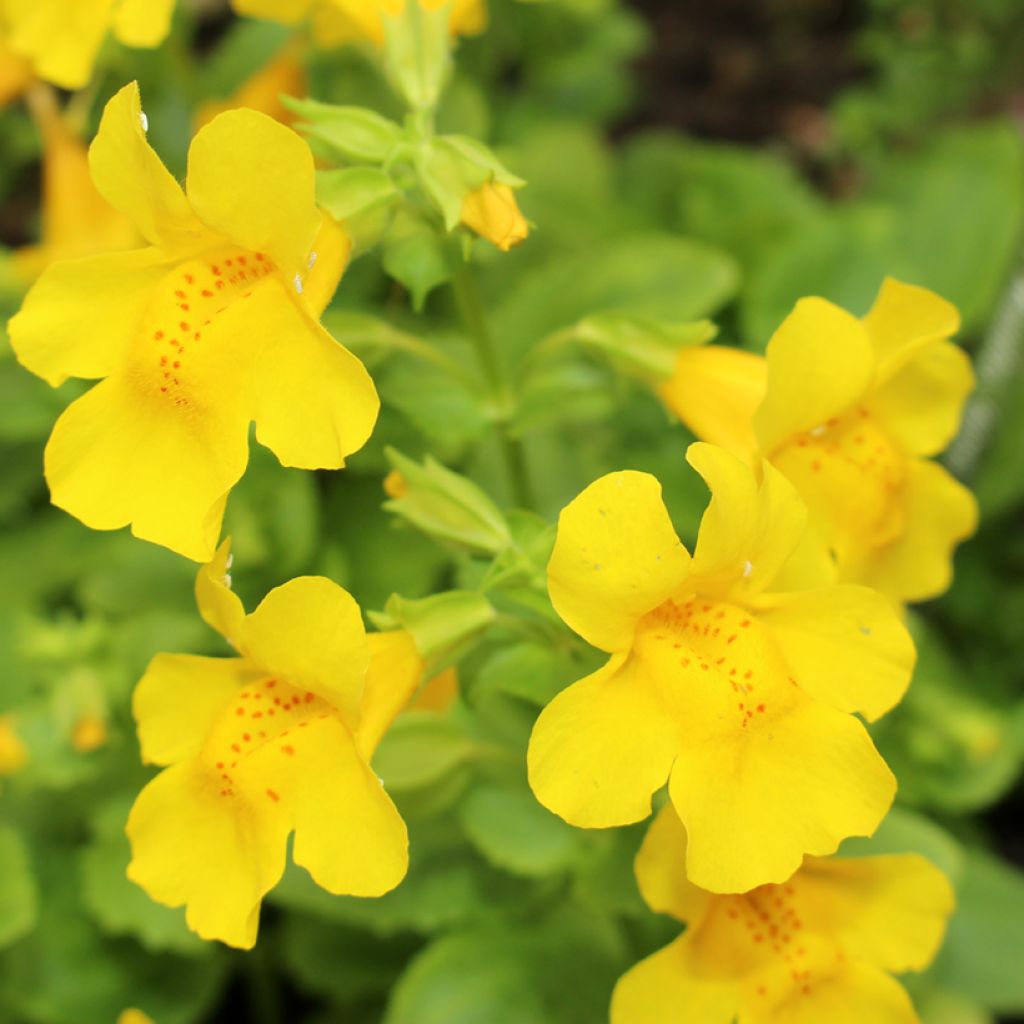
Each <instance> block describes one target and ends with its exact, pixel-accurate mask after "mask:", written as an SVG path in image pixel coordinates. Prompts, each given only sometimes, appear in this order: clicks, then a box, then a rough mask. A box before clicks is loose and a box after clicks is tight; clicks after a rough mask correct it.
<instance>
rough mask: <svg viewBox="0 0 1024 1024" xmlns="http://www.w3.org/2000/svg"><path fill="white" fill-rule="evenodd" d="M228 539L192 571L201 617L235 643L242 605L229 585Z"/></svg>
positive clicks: (243, 614)
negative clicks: (194, 574)
mask: <svg viewBox="0 0 1024 1024" xmlns="http://www.w3.org/2000/svg"><path fill="white" fill-rule="evenodd" d="M230 568H231V539H230V538H228V539H227V540H225V541H224V543H223V544H221V546H220V547H219V548H218V549H217V553H216V554H215V555H214V556H213V559H212V560H211V561H209V562H207V564H206V565H204V566H203V567H202V568H201V569H200V570H199V572H198V573H197V574H196V588H195V589H196V604H197V606H198V607H199V614H200V615H201V616H202V617H203V621H204V622H205V623H206V624H207V625H208V626H211V627H212V628H213V629H215V630H217V632H218V633H220V635H221V636H222V637H224V639H225V640H227V641H228V642H229V643H231V644H233V645H234V646H235V647H237V646H238V644H239V643H240V640H241V636H242V624H243V622H244V620H245V608H244V607H243V606H242V601H241V599H240V598H239V596H238V595H237V594H236V593H234V591H232V589H231V577H230V575H229V574H228V569H230Z"/></svg>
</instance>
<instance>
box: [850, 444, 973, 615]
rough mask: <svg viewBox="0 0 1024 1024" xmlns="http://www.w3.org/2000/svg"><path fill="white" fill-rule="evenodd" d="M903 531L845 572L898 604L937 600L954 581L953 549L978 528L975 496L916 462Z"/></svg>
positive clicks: (909, 480) (946, 475)
mask: <svg viewBox="0 0 1024 1024" xmlns="http://www.w3.org/2000/svg"><path fill="white" fill-rule="evenodd" d="M903 510H904V515H905V520H904V524H905V525H904V528H903V531H902V532H901V533H900V535H899V537H898V538H897V539H896V540H894V541H893V542H892V543H890V544H888V545H886V546H884V547H882V548H879V549H876V550H874V551H870V552H867V553H866V554H865V555H864V556H863V560H862V561H860V562H859V563H851V564H850V565H849V566H847V567H845V568H844V572H845V573H846V574H847V575H848V577H849V578H851V579H856V580H859V581H860V582H863V583H865V584H867V585H868V586H870V587H874V588H875V589H876V590H880V591H881V592H882V593H883V594H886V595H888V596H889V597H891V598H893V599H894V600H896V601H926V600H928V599H929V598H932V597H938V596H939V595H940V594H942V593H943V592H944V591H946V590H947V589H948V588H949V585H950V583H951V582H952V579H953V550H954V549H955V548H956V546H957V544H959V543H960V541H962V540H965V539H966V538H967V537H970V536H971V534H973V533H974V531H975V530H976V529H977V526H978V505H977V502H976V501H975V498H974V495H973V494H971V492H970V491H969V490H968V489H967V488H966V487H964V486H963V484H961V483H960V482H959V481H957V480H956V479H954V478H953V477H952V476H951V475H950V474H949V473H948V472H947V471H946V470H945V469H944V468H943V467H942V466H940V465H938V464H937V463H934V462H928V461H925V460H923V459H912V460H911V461H910V462H909V464H908V467H907V480H906V484H905V487H904V491H903Z"/></svg>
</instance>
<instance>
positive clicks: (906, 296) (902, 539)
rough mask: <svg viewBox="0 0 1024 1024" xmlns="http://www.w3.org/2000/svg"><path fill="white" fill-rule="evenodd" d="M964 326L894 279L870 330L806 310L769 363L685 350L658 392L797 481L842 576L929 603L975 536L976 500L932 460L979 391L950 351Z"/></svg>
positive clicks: (698, 426)
mask: <svg viewBox="0 0 1024 1024" xmlns="http://www.w3.org/2000/svg"><path fill="white" fill-rule="evenodd" d="M959 326H960V318H959V315H958V313H957V311H956V309H955V307H953V306H952V305H950V304H949V303H948V302H946V301H945V300H944V299H942V298H940V297H939V296H938V295H935V294H933V293H932V292H930V291H927V290H926V289H924V288H917V287H914V286H913V285H908V284H902V283H900V282H899V281H894V280H891V279H889V280H887V281H886V282H885V283H884V284H883V285H882V289H881V291H880V293H879V295H878V298H877V299H876V301H875V304H874V306H873V307H872V309H871V311H870V312H869V313H868V315H867V316H866V317H864V319H863V320H857V319H856V318H855V317H853V316H851V315H850V314H849V313H847V312H845V311H844V310H842V309H840V308H839V307H838V306H835V305H833V304H832V303H830V302H826V301H825V300H824V299H819V298H810V299H801V300H800V302H798V303H797V305H796V308H795V309H794V311H793V312H792V313H791V314H790V315H789V316H788V317H787V318H786V320H785V321H784V322H783V324H782V326H781V327H780V328H779V329H778V331H777V332H776V333H775V335H774V337H773V338H772V339H771V342H770V343H769V345H768V350H767V355H766V357H765V358H761V357H759V356H755V355H752V354H750V353H746V352H740V351H737V350H735V349H727V348H720V347H717V346H708V347H707V348H704V349H701V348H693V349H688V350H684V351H683V352H682V353H680V356H679V360H678V363H677V367H676V372H675V375H674V376H673V378H672V379H671V380H670V381H668V382H667V383H666V384H665V385H663V387H662V389H661V395H662V398H663V399H664V401H665V402H666V404H667V405H668V406H669V407H670V408H671V409H672V410H673V412H675V413H676V415H678V416H679V418H680V419H681V420H682V421H683V422H684V423H686V424H687V426H689V427H690V428H691V429H692V430H693V431H694V432H695V433H696V434H697V436H698V437H701V438H703V439H705V440H708V441H712V442H714V443H716V444H722V445H724V446H726V447H728V448H730V449H731V450H733V451H736V452H738V453H742V454H744V455H745V456H746V457H748V458H750V459H751V460H755V459H756V457H757V456H758V455H759V456H761V457H763V458H766V459H768V460H769V461H770V462H771V463H772V465H774V466H775V467H776V468H777V469H778V470H780V471H781V472H782V473H783V474H784V475H785V476H786V478H787V479H788V480H789V481H790V482H791V483H793V484H794V486H795V487H796V488H797V490H798V491H799V492H800V495H801V497H802V498H803V499H804V501H805V502H806V503H807V505H808V507H809V509H810V512H811V518H812V522H813V524H814V527H815V530H816V532H817V533H818V535H819V537H820V539H821V541H822V542H823V543H824V544H825V545H826V546H827V548H828V549H829V550H830V551H831V553H832V554H833V556H834V557H835V559H836V562H837V565H838V567H839V573H840V578H842V579H844V580H850V581H852V582H858V583H864V584H866V585H867V586H870V587H874V588H876V589H878V590H881V591H882V592H883V593H885V594H887V595H889V596H890V597H892V598H893V599H894V600H897V601H922V600H925V599H927V598H930V597H935V596H937V595H938V594H941V593H942V592H943V591H944V590H946V589H947V588H948V586H949V584H950V581H951V578H952V555H953V550H954V548H955V547H956V545H957V543H959V542H960V541H962V540H963V539H965V538H966V537H968V536H970V535H971V533H973V532H974V529H975V527H976V525H977V506H976V503H975V501H974V498H973V496H972V495H971V493H970V492H969V491H968V490H967V489H966V488H965V487H964V486H963V485H961V484H960V483H958V482H957V481H956V480H955V479H953V477H952V476H951V475H950V474H949V473H948V472H947V471H946V470H945V469H944V468H943V467H942V466H940V465H938V464H937V463H935V462H932V461H929V459H928V456H932V455H937V454H938V453H939V452H941V451H942V450H943V449H944V448H945V447H946V446H947V445H948V444H949V442H950V441H951V440H952V439H953V437H954V436H955V434H956V432H957V429H958V428H959V424H960V417H961V413H962V410H963V404H964V401H965V399H966V398H967V395H968V394H969V393H970V391H971V389H972V388H973V386H974V375H973V372H972V370H971V364H970V360H969V359H968V358H967V356H966V355H965V354H964V352H963V351H962V350H961V349H960V348H959V347H958V346H957V345H956V344H954V343H953V342H951V341H950V340H949V338H950V337H951V336H952V335H953V334H955V333H956V332H957V330H958V329H959Z"/></svg>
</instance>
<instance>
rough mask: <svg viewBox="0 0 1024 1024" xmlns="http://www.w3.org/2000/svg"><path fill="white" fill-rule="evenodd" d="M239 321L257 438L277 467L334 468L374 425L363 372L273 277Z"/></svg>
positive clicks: (373, 404)
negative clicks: (246, 353) (245, 344)
mask: <svg viewBox="0 0 1024 1024" xmlns="http://www.w3.org/2000/svg"><path fill="white" fill-rule="evenodd" d="M242 315H243V316H244V322H240V324H239V328H240V329H241V330H242V331H244V332H245V333H246V335H247V338H248V343H249V346H250V350H251V352H250V363H249V375H250V376H249V387H248V399H249V401H250V402H251V406H250V408H251V410H252V418H253V419H255V421H256V440H257V441H259V443H260V444H262V445H266V447H268V448H269V449H270V450H271V451H273V452H274V454H275V455H276V456H277V457H278V459H279V460H280V461H281V463H282V465H285V466H297V467H299V468H301V469H338V468H340V467H341V466H343V465H344V463H345V458H346V457H347V456H349V455H351V454H352V453H353V452H356V451H358V450H359V449H360V448H361V447H362V446H363V445H364V444H365V443H366V441H367V439H368V438H369V436H370V434H371V433H372V432H373V427H374V424H375V423H376V421H377V413H378V411H379V409H380V401H379V399H378V398H377V392H376V389H375V388H374V386H373V381H372V380H371V379H370V376H369V374H368V373H367V372H366V368H365V367H364V366H363V364H362V363H361V362H360V361H359V360H358V359H357V358H356V357H355V356H354V355H352V353H351V352H349V350H348V349H347V348H345V347H344V346H343V345H339V344H338V342H336V341H335V340H334V338H332V337H331V336H330V335H329V334H328V333H327V332H326V331H325V330H324V329H323V328H322V327H321V326H320V325H319V324H318V323H316V321H315V320H313V319H312V318H311V317H310V316H309V315H308V314H306V313H305V312H304V311H303V310H302V309H301V308H300V307H299V306H298V305H297V304H296V303H294V302H292V301H290V300H289V298H288V296H287V295H285V294H284V291H283V287H282V286H281V284H280V283H279V282H277V281H275V280H273V279H268V280H267V281H266V283H265V284H264V285H263V286H262V287H260V288H258V289H256V290H255V291H254V292H253V294H252V295H251V296H250V297H249V298H248V299H247V300H246V305H245V307H244V313H243V314H242Z"/></svg>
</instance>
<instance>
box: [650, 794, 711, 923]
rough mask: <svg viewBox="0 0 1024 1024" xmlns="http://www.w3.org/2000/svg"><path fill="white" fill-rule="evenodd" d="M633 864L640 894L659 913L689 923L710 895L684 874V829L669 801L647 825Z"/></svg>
mask: <svg viewBox="0 0 1024 1024" xmlns="http://www.w3.org/2000/svg"><path fill="white" fill-rule="evenodd" d="M635 867H636V880H637V885H638V886H639V887H640V895H641V896H643V898H644V902H645V903H646V904H647V905H648V906H649V907H650V908H651V910H655V911H657V912H658V913H660V914H671V915H672V916H673V917H675V918H678V919H679V920H680V921H685V922H687V923H689V924H690V925H691V926H693V925H694V924H696V923H697V922H698V921H699V920H700V918H701V917H702V916H703V915H704V912H705V911H706V910H707V909H708V905H709V902H710V901H711V900H712V899H713V897H712V895H711V894H710V893H709V892H705V891H704V890H703V889H698V888H697V886H695V885H694V884H693V883H692V882H690V880H689V879H688V878H687V877H686V829H685V828H683V823H682V822H681V821H680V820H679V815H678V814H676V812H675V808H674V807H673V806H672V804H670V803H668V804H666V805H665V806H664V807H663V808H662V809H661V810H660V811H659V812H658V816H657V817H656V818H655V819H654V821H652V822H651V825H650V827H649V828H648V829H647V835H645V836H644V841H643V844H642V845H641V847H640V852H639V853H638V854H637V855H636V865H635Z"/></svg>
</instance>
